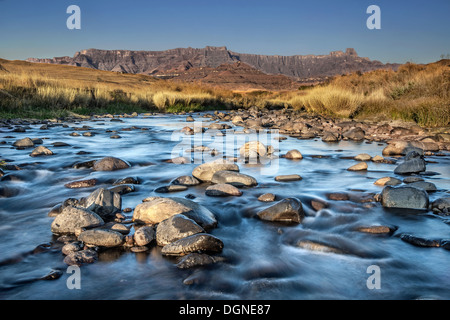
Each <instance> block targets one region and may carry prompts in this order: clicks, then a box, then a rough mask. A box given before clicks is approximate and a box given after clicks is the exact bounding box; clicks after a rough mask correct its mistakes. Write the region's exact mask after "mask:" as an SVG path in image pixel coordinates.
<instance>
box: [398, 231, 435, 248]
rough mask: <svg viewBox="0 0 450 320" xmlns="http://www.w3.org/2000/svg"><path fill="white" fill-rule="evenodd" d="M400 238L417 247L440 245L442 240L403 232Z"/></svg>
mask: <svg viewBox="0 0 450 320" xmlns="http://www.w3.org/2000/svg"><path fill="white" fill-rule="evenodd" d="M400 239H402V240H403V241H405V242H407V243H410V244H412V245H415V246H417V247H439V246H440V240H431V239H425V238H419V237H416V236H413V235H411V234H402V235H401V236H400Z"/></svg>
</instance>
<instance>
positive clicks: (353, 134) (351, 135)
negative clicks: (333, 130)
mask: <svg viewBox="0 0 450 320" xmlns="http://www.w3.org/2000/svg"><path fill="white" fill-rule="evenodd" d="M365 135H366V133H365V132H364V130H363V129H361V128H360V127H356V128H352V129H350V130H348V131H346V132H344V133H343V135H342V136H343V137H344V138H347V139H350V140H354V141H361V140H364V137H365Z"/></svg>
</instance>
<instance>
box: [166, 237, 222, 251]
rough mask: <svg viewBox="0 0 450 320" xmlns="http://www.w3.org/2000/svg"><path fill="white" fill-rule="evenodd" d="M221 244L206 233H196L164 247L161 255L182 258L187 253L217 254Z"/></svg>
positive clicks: (217, 239)
mask: <svg viewBox="0 0 450 320" xmlns="http://www.w3.org/2000/svg"><path fill="white" fill-rule="evenodd" d="M222 249H223V242H222V240H220V239H219V238H216V237H214V236H212V235H210V234H207V233H198V234H195V235H192V236H189V237H186V238H183V239H180V240H177V241H174V242H172V243H169V244H167V245H165V246H164V247H163V248H162V250H161V253H162V254H163V255H165V256H184V255H187V254H189V253H194V252H195V253H199V252H201V253H218V252H221V251H222Z"/></svg>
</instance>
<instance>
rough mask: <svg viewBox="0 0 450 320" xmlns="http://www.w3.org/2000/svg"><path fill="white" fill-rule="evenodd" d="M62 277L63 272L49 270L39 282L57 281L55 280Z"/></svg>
mask: <svg viewBox="0 0 450 320" xmlns="http://www.w3.org/2000/svg"><path fill="white" fill-rule="evenodd" d="M62 275H63V272H62V271H61V270H51V271H50V272H49V273H47V274H46V275H45V276H43V277H42V278H40V280H57V279H59V278H61V276H62Z"/></svg>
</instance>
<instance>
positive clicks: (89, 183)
mask: <svg viewBox="0 0 450 320" xmlns="http://www.w3.org/2000/svg"><path fill="white" fill-rule="evenodd" d="M96 184H97V179H87V180H79V181H73V182H69V183H66V184H65V185H64V186H65V187H66V188H69V189H77V188H90V187H93V186H95V185H96Z"/></svg>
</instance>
